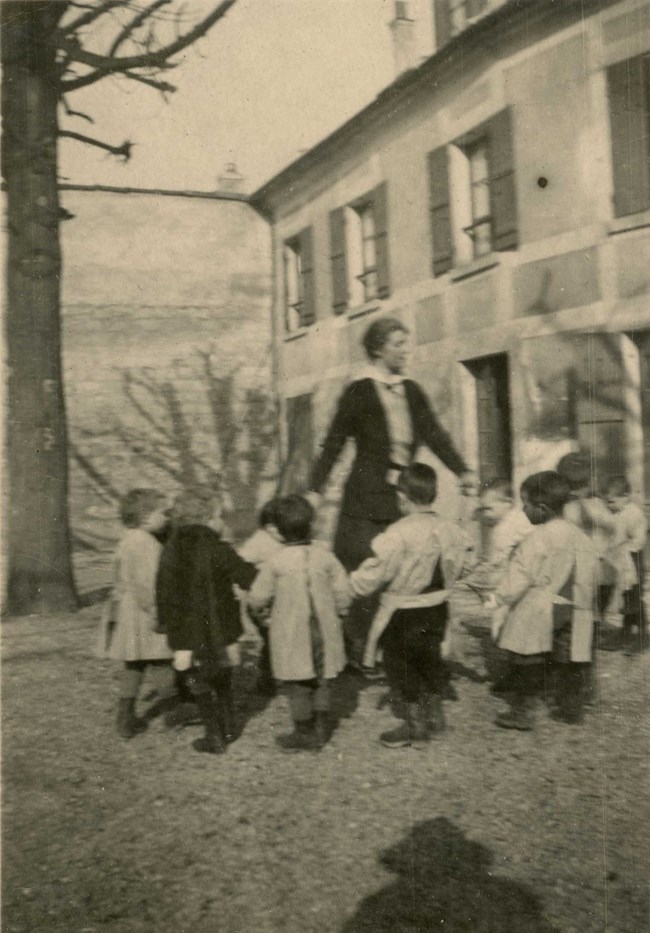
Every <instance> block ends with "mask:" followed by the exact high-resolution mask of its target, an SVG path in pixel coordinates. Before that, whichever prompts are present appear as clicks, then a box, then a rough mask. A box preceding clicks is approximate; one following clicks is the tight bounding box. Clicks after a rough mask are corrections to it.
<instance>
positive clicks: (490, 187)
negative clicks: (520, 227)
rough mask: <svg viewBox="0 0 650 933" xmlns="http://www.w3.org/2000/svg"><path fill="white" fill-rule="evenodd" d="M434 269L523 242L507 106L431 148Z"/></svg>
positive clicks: (442, 269)
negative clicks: (436, 147) (460, 133)
mask: <svg viewBox="0 0 650 933" xmlns="http://www.w3.org/2000/svg"><path fill="white" fill-rule="evenodd" d="M429 197H430V213H431V232H432V246H433V274H434V275H442V274H443V273H444V272H447V271H448V270H449V269H450V268H451V267H452V266H459V265H463V264H464V263H467V262H471V261H472V260H473V259H477V258H479V257H480V256H485V255H487V254H489V253H491V252H493V251H495V250H497V251H498V250H508V249H516V247H517V245H518V231H517V206H516V192H515V174H514V158H513V147H512V120H511V116H510V111H509V110H502V111H501V112H500V113H498V114H496V115H495V116H494V117H492V119H490V120H488V121H487V122H486V123H483V124H481V125H480V126H478V127H477V128H476V129H475V130H473V131H472V132H470V133H467V134H466V135H465V136H463V137H462V138H460V139H458V140H456V141H455V142H454V143H453V145H449V146H441V147H440V148H439V149H434V151H433V152H431V153H429Z"/></svg>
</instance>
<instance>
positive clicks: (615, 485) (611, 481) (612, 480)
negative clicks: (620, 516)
mask: <svg viewBox="0 0 650 933" xmlns="http://www.w3.org/2000/svg"><path fill="white" fill-rule="evenodd" d="M605 492H608V493H609V494H610V495H612V496H629V495H630V493H631V492H632V487H631V486H630V482H629V480H628V478H627V476H623V474H622V473H617V474H615V475H614V476H608V477H607V482H606V483H605Z"/></svg>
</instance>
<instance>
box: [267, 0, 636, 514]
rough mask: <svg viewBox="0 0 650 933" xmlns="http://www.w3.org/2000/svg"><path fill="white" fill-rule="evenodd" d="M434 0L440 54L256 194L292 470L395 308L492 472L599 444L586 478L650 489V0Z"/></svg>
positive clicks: (433, 384) (404, 11) (305, 461)
mask: <svg viewBox="0 0 650 933" xmlns="http://www.w3.org/2000/svg"><path fill="white" fill-rule="evenodd" d="M419 7H420V9H421V8H422V3H421V2H420V4H419ZM409 12H410V11H409V10H408V6H407V4H406V3H398V4H397V5H396V18H395V19H396V23H394V24H393V26H396V24H397V26H396V28H395V29H394V34H395V37H396V38H397V36H398V35H399V34H400V30H401V26H404V27H405V29H406V33H408V29H410V28H411V27H410V26H409V25H408V24H409V21H410V20H409ZM432 12H433V13H434V14H435V16H434V21H435V30H434V35H435V42H436V51H435V52H434V53H433V55H431V56H430V57H428V58H427V59H425V60H424V61H420V62H419V63H418V62H416V63H414V67H406V70H405V71H403V73H402V74H401V75H400V76H399V77H398V78H397V80H396V81H395V82H394V83H393V84H391V85H390V86H389V87H388V88H387V89H386V90H385V91H384V92H382V94H381V95H380V96H379V97H378V98H377V99H376V100H375V101H373V102H372V103H371V104H370V105H369V106H368V107H366V108H365V109H364V110H363V111H361V112H360V113H359V114H357V115H356V116H355V117H353V118H352V119H351V120H350V121H349V122H348V123H346V124H345V125H343V126H342V127H340V128H339V129H338V130H337V131H335V132H334V133H333V134H332V135H331V136H329V137H328V138H327V139H325V140H324V141H323V142H322V143H320V144H318V145H317V146H316V147H315V148H314V149H312V150H310V151H309V152H308V153H306V154H304V155H303V156H302V157H301V158H300V159H299V160H297V161H296V162H294V163H293V164H292V165H290V166H289V167H288V168H286V169H285V170H284V171H283V172H282V173H280V174H279V175H278V176H276V177H275V178H273V179H272V180H271V181H270V182H268V183H267V184H266V185H265V186H264V187H263V188H261V189H260V190H259V191H258V192H257V193H256V194H255V195H254V196H253V198H252V203H253V205H254V206H255V207H256V208H257V210H259V211H260V212H261V213H262V214H264V216H266V217H267V219H269V220H270V222H271V225H272V231H273V265H274V279H275V291H274V307H273V347H274V368H275V383H276V389H277V393H278V396H279V398H280V401H281V435H282V445H283V456H284V459H285V474H289V475H290V484H292V485H294V486H300V485H301V484H304V482H306V476H307V471H308V467H309V463H310V461H311V460H312V458H313V456H314V454H315V452H316V449H317V445H318V443H319V440H320V438H321V437H322V435H323V432H324V431H325V429H326V427H327V424H328V422H329V419H330V417H331V413H332V410H333V406H334V405H335V403H336V399H337V397H338V395H339V393H340V391H341V388H342V386H343V384H344V383H345V381H346V380H348V379H349V378H351V377H352V376H353V375H354V372H355V368H356V367H358V366H359V365H360V364H361V363H362V362H363V351H362V348H361V345H360V337H361V334H362V332H363V331H364V330H365V328H366V327H367V326H368V324H369V323H370V322H371V321H372V320H373V319H374V317H375V316H377V315H381V314H386V313H390V314H394V315H396V316H398V317H399V318H400V319H401V320H402V321H403V322H404V323H405V324H406V325H407V326H408V328H409V330H410V332H411V335H412V340H413V352H412V359H411V365H410V373H411V375H412V376H413V377H414V378H416V379H417V380H418V381H419V382H420V383H421V384H422V385H423V386H424V387H425V389H426V390H427V391H428V393H429V395H430V397H431V400H432V403H433V405H434V407H435V409H436V411H437V413H438V415H439V417H440V418H441V420H442V422H443V423H444V425H445V426H446V428H447V429H448V430H449V431H450V433H451V435H452V437H453V438H454V440H455V442H456V444H457V446H458V448H459V450H460V451H461V452H462V453H463V455H464V457H465V459H466V460H467V462H468V463H470V464H472V465H473V466H474V467H475V468H476V470H477V472H478V474H479V476H480V478H481V479H482V480H487V479H489V478H491V477H493V476H495V475H506V476H509V477H511V478H512V480H513V481H514V482H515V483H516V484H518V483H519V482H520V481H521V480H522V479H523V478H524V477H525V476H526V475H528V474H529V473H531V472H533V471H536V470H538V469H547V468H550V467H553V466H554V465H555V464H556V462H557V460H558V459H559V457H560V456H561V455H562V454H564V453H565V452H567V451H569V450H572V449H576V448H577V447H578V446H587V447H589V448H590V449H591V451H592V453H593V456H594V471H595V476H594V482H595V484H596V485H599V484H602V482H603V480H604V478H605V476H606V475H608V474H612V473H626V474H627V475H628V476H629V478H630V480H631V482H632V485H633V487H634V490H635V492H636V494H637V495H638V496H645V497H646V499H650V456H648V454H649V453H650V161H649V157H650V138H649V127H650V3H648V2H647V0H645V2H643V0H610V2H607V0H598V2H592V0H581V2H577V0H562V2H561V3H558V2H554V0H513V2H505V3H504V2H501V3H490V2H487V0H486V2H474V3H471V2H469V0H465V2H455V0H438V2H436V4H435V10H434V11H432ZM400 23H401V26H400V25H399V24H400ZM406 33H405V34H406ZM402 51H403V50H402ZM405 58H406V60H407V61H408V54H407V53H405V54H402V55H401V56H400V54H398V53H396V61H397V62H398V63H399V62H402V63H403V62H404V60H405ZM401 67H405V66H404V65H403V64H402V65H401ZM442 472H443V474H444V472H445V471H444V469H443V470H442ZM445 481H446V482H448V481H449V477H445ZM451 488H453V484H450V486H449V489H451Z"/></svg>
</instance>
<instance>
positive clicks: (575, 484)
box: [557, 450, 594, 492]
mask: <svg viewBox="0 0 650 933" xmlns="http://www.w3.org/2000/svg"><path fill="white" fill-rule="evenodd" d="M557 472H558V473H559V474H560V476H562V477H563V478H564V479H565V480H566V481H567V483H568V484H569V489H570V490H571V492H573V491H574V490H575V489H583V488H585V487H586V488H588V489H591V487H592V484H593V478H594V477H593V473H594V471H593V460H592V457H591V454H589V453H588V452H587V451H585V450H576V451H574V452H573V453H571V454H565V455H564V456H563V457H562V458H561V459H560V462H559V463H558V465H557Z"/></svg>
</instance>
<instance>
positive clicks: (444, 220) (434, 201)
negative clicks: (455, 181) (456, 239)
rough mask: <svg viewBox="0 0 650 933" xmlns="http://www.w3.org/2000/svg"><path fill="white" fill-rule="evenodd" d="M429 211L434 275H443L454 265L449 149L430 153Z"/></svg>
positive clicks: (440, 149)
mask: <svg viewBox="0 0 650 933" xmlns="http://www.w3.org/2000/svg"><path fill="white" fill-rule="evenodd" d="M428 161H429V209H430V212H431V238H432V244H433V274H434V275H442V274H443V272H447V270H448V269H451V266H452V264H453V255H454V253H453V244H452V237H451V213H450V209H449V167H448V157H447V147H446V146H440V148H439V149H434V150H433V152H430V153H429V156H428Z"/></svg>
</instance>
